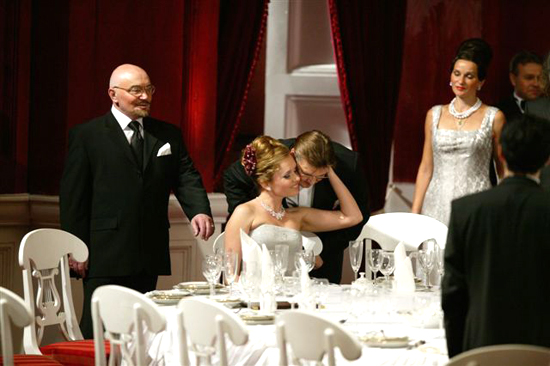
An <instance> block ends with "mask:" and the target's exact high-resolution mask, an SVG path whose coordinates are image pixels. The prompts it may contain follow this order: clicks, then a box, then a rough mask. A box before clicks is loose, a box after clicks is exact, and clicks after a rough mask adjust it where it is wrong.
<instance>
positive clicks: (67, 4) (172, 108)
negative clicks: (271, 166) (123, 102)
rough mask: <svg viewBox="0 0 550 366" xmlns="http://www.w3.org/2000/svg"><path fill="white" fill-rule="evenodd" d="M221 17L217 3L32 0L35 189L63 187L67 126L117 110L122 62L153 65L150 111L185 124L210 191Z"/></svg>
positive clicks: (31, 159)
mask: <svg viewBox="0 0 550 366" xmlns="http://www.w3.org/2000/svg"><path fill="white" fill-rule="evenodd" d="M218 16H219V1H218V0H210V1H201V0H187V1H179V0H171V1H162V2H159V1H154V0H142V1H135V0H119V1H108V0H88V1H70V0H65V1H55V2H41V1H36V2H34V3H33V13H32V26H33V42H32V63H31V75H32V84H31V106H32V110H31V116H30V122H29V126H30V128H29V146H30V149H29V187H28V192H31V193H46V194H56V193H57V192H58V186H59V180H60V177H61V173H62V170H63V165H64V157H65V153H66V136H67V130H68V129H69V128H70V127H72V126H74V125H76V124H79V123H82V122H84V121H86V120H88V119H90V118H93V117H95V116H98V115H102V114H104V113H106V112H107V111H108V110H109V108H110V104H111V103H110V100H109V97H108V95H107V88H108V83H109V77H110V74H111V72H112V70H113V69H114V68H115V67H116V66H118V65H120V64H122V63H133V64H136V65H139V66H141V67H143V68H144V69H145V70H146V71H147V72H148V74H149V76H150V78H151V81H152V82H153V83H154V84H155V85H156V87H157V93H156V94H155V97H154V99H153V106H152V115H153V116H154V117H156V118H159V119H162V120H165V121H168V122H170V123H173V124H175V125H178V126H180V127H181V128H182V131H183V137H184V140H185V141H186V143H187V146H188V148H189V151H190V154H191V156H192V158H193V160H194V162H195V164H196V166H197V168H198V169H199V171H200V172H201V175H202V176H203V179H204V181H205V186H206V187H207V189H209V190H211V189H212V186H213V179H212V177H213V167H214V154H215V151H214V150H215V141H214V137H213V136H212V133H211V131H213V130H214V128H215V116H216V115H215V108H213V102H212V101H213V100H215V98H216V67H217V50H216V47H215V45H216V44H217V36H218V28H217V26H218ZM44 136H48V138H47V139H44Z"/></svg>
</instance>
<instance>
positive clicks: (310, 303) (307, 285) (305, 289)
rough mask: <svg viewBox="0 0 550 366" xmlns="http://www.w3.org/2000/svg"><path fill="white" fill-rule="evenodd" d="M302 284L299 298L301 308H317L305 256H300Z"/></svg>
mask: <svg viewBox="0 0 550 366" xmlns="http://www.w3.org/2000/svg"><path fill="white" fill-rule="evenodd" d="M300 286H301V288H302V293H301V294H300V297H299V300H298V305H299V307H300V310H315V299H314V298H313V296H312V295H313V294H312V288H311V279H310V278H309V271H308V265H307V264H306V262H305V261H304V259H303V258H300Z"/></svg>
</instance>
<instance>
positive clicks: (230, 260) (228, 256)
mask: <svg viewBox="0 0 550 366" xmlns="http://www.w3.org/2000/svg"><path fill="white" fill-rule="evenodd" d="M223 258H224V265H223V273H224V277H225V281H226V282H227V283H228V284H229V298H231V296H232V294H233V282H235V278H236V277H237V269H238V268H237V267H238V265H239V253H238V252H236V251H227V252H225V254H224V257H223Z"/></svg>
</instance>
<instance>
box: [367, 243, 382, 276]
mask: <svg viewBox="0 0 550 366" xmlns="http://www.w3.org/2000/svg"><path fill="white" fill-rule="evenodd" d="M381 259H382V250H380V249H367V260H368V262H369V268H370V270H371V272H372V279H373V283H374V284H376V274H377V273H378V271H379V270H380V265H381V264H382V261H381Z"/></svg>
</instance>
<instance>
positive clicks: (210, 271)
mask: <svg viewBox="0 0 550 366" xmlns="http://www.w3.org/2000/svg"><path fill="white" fill-rule="evenodd" d="M222 267H223V258H222V256H221V255H219V254H214V255H206V256H205V257H204V260H203V261H202V274H203V276H204V278H206V281H208V285H209V286H210V296H211V297H212V296H214V294H215V292H214V286H215V285H216V283H217V282H218V281H219V280H220V275H221V273H222Z"/></svg>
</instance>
